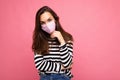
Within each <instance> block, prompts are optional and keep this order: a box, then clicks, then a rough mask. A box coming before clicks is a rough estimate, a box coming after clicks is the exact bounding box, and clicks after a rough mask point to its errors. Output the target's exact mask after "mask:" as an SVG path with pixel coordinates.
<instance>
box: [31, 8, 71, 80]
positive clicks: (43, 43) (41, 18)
mask: <svg viewBox="0 0 120 80" xmlns="http://www.w3.org/2000/svg"><path fill="white" fill-rule="evenodd" d="M32 50H33V51H34V61H35V66H36V68H37V69H38V71H39V74H40V78H41V80H70V79H71V77H72V74H71V71H70V70H71V65H72V58H73V55H72V53H73V38H72V35H71V34H69V33H68V32H66V31H65V30H64V29H63V28H62V27H61V25H60V23H59V17H58V16H57V14H56V13H55V12H54V11H53V10H52V9H51V8H49V7H48V6H43V7H42V8H40V9H39V10H38V12H37V13H36V21H35V29H34V33H33V44H32Z"/></svg>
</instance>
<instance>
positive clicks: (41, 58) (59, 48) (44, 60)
mask: <svg viewBox="0 0 120 80" xmlns="http://www.w3.org/2000/svg"><path fill="white" fill-rule="evenodd" d="M48 45H49V54H46V55H40V54H36V53H35V55H34V61H35V66H36V68H37V69H38V70H39V71H40V72H46V73H47V72H49V73H65V74H66V75H68V76H69V77H72V74H71V71H70V69H65V70H61V66H64V68H67V67H69V66H70V65H71V64H72V58H73V43H72V42H71V41H68V42H67V43H65V44H64V45H59V44H58V42H57V40H56V39H53V40H49V41H48Z"/></svg>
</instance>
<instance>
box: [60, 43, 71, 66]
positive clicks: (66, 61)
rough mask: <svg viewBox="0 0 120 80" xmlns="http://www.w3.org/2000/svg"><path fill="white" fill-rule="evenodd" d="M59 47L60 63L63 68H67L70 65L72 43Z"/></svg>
mask: <svg viewBox="0 0 120 80" xmlns="http://www.w3.org/2000/svg"><path fill="white" fill-rule="evenodd" d="M59 47H60V55H61V63H62V65H63V66H64V67H65V68H67V67H69V66H70V65H71V64H72V58H73V42H72V41H68V42H67V43H65V44H64V45H61V46H59Z"/></svg>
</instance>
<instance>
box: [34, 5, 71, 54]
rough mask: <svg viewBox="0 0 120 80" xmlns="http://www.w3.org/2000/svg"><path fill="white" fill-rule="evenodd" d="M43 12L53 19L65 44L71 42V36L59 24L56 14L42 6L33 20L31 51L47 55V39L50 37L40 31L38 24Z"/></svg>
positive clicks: (39, 24)
mask: <svg viewBox="0 0 120 80" xmlns="http://www.w3.org/2000/svg"><path fill="white" fill-rule="evenodd" d="M44 12H49V13H50V14H51V15H52V16H53V18H54V19H55V23H56V29H55V30H57V31H60V32H61V34H62V36H63V38H64V40H65V42H67V41H69V40H71V41H73V38H72V35H71V34H69V33H68V32H66V31H65V30H64V29H63V28H62V26H61V24H60V22H59V17H58V16H57V14H56V13H55V12H54V11H53V10H52V9H51V8H50V7H48V6H43V7H42V8H40V9H39V10H38V11H37V13H36V19H35V29H34V32H33V44H32V50H33V51H34V52H35V53H37V54H42V55H45V54H48V48H49V46H48V39H49V38H50V35H49V34H48V33H46V32H45V31H43V30H42V28H41V23H40V16H41V14H43V13H44Z"/></svg>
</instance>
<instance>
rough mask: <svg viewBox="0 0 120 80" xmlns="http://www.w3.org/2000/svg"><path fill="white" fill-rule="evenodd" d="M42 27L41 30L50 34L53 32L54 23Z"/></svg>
mask: <svg viewBox="0 0 120 80" xmlns="http://www.w3.org/2000/svg"><path fill="white" fill-rule="evenodd" d="M41 26H42V30H44V31H45V32H47V33H49V34H51V33H52V32H53V31H55V22H54V21H50V22H48V23H47V24H43V25H41Z"/></svg>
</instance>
